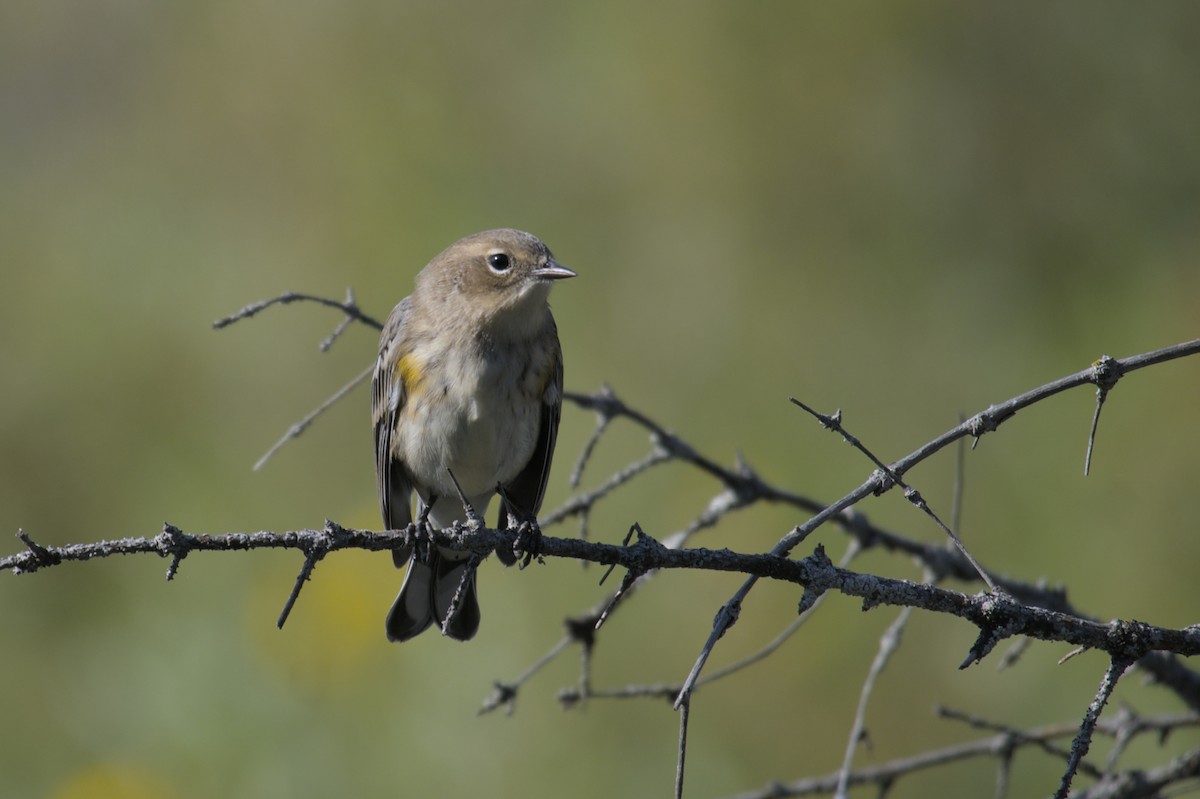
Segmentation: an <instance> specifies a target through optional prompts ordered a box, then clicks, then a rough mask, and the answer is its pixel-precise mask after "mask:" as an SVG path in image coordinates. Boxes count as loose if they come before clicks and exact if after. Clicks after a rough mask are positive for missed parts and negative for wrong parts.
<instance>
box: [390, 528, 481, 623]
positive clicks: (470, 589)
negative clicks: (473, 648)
mask: <svg viewBox="0 0 1200 799" xmlns="http://www.w3.org/2000/svg"><path fill="white" fill-rule="evenodd" d="M460 585H461V586H462V597H461V598H460V600H459V603H458V610H457V611H456V612H455V614H454V616H453V617H452V618H451V619H450V621H449V623H447V624H446V628H445V634H446V635H448V636H450V637H451V638H453V639H455V640H458V641H469V640H470V639H471V638H474V637H475V633H476V632H477V631H478V630H479V598H478V596H477V595H476V591H475V569H474V568H473V567H472V565H471V561H470V559H469V557H468V553H465V552H453V551H451V550H439V549H438V548H437V547H431V548H430V550H429V553H428V555H427V557H426V558H420V557H419V556H418V554H417V552H415V551H414V552H413V555H412V557H410V558H409V561H408V572H407V573H406V574H405V575H404V584H403V585H402V586H400V593H399V594H398V595H397V596H396V601H395V602H393V603H392V609H391V610H390V611H388V616H387V637H388V640H389V641H407V640H409V639H410V638H414V637H416V636H417V635H420V634H421V633H422V632H424V631H425V629H426V628H427V627H429V625H431V624H434V623H437V624H438V625H439V626H441V624H442V622H443V621H444V620H445V618H446V615H447V614H448V613H449V611H450V607H451V605H452V604H453V602H454V595H455V594H456V593H458V590H459V586H460Z"/></svg>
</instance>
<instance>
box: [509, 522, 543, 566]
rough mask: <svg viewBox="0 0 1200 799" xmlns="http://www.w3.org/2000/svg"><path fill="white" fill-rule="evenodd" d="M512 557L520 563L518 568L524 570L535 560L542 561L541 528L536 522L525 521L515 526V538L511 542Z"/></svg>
mask: <svg viewBox="0 0 1200 799" xmlns="http://www.w3.org/2000/svg"><path fill="white" fill-rule="evenodd" d="M512 551H513V557H514V558H515V559H517V560H518V561H520V565H519V566H518V568H521V569H524V568H525V567H526V566H528V565H529V564H530V563H532V562H533V561H534V559H537V562H538V563H543V562H544V561H543V560H542V528H541V527H539V526H538V523H537V520H536V519H533V520H526V521H523V522H521V523H520V524H519V525H517V537H516V538H515V539H514V540H513V549H512Z"/></svg>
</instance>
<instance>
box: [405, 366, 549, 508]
mask: <svg viewBox="0 0 1200 799" xmlns="http://www.w3.org/2000/svg"><path fill="white" fill-rule="evenodd" d="M406 357H408V358H415V360H416V362H417V363H418V364H419V368H420V374H421V380H420V382H419V384H417V385H416V386H414V387H413V388H414V389H415V390H412V391H411V392H410V394H409V396H408V398H407V400H406V401H405V406H404V409H403V412H402V413H401V418H400V420H399V424H398V425H397V430H396V433H397V435H396V436H395V438H394V439H393V455H394V456H395V457H398V458H399V459H401V460H402V461H403V462H404V463H405V464H406V465H407V466H408V469H409V472H410V474H412V476H413V477H414V479H415V481H416V483H417V487H418V489H426V490H428V491H432V492H433V493H436V494H438V495H439V496H454V495H455V489H454V484H453V482H452V481H451V480H450V477H449V474H448V472H447V470H450V471H452V472H453V473H454V478H455V479H457V480H458V482H459V485H461V486H462V489H463V492H464V493H465V494H466V495H467V497H469V498H472V499H477V498H479V497H489V498H490V496H491V494H492V492H493V491H494V489H495V487H496V484H497V483H506V482H509V481H511V480H512V479H513V478H515V477H516V475H517V474H518V473H519V472H520V471H521V469H522V467H524V466H525V464H526V463H528V461H529V459H530V457H531V456H532V454H533V448H534V445H535V442H536V441H537V435H538V427H539V424H540V420H541V405H542V395H541V393H540V392H539V391H537V388H536V386H534V385H532V381H531V380H530V378H531V364H530V363H529V359H527V358H506V359H501V358H497V357H495V356H494V355H491V354H489V353H487V352H475V351H468V352H452V353H438V354H437V355H436V356H434V357H425V358H422V357H421V355H420V354H419V353H415V354H411V355H409V356H406ZM531 389H532V390H531ZM484 502H485V503H486V499H485V500H484ZM476 510H478V511H480V512H482V511H483V510H484V508H482V507H477V508H476Z"/></svg>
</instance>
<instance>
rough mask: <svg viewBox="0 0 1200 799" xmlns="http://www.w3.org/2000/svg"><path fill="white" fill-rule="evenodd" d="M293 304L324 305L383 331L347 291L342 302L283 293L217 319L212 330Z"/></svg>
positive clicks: (379, 324)
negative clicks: (271, 309) (277, 306)
mask: <svg viewBox="0 0 1200 799" xmlns="http://www.w3.org/2000/svg"><path fill="white" fill-rule="evenodd" d="M293 302H315V303H317V304H318V305H326V306H329V307H330V308H337V309H338V310H340V311H341V312H342V313H344V314H346V316H348V317H350V318H351V319H354V320H356V321H358V322H362V323H363V324H364V325H367V326H368V327H373V328H375V329H376V330H383V323H382V322H380V321H379V320H377V319H375V318H374V317H371V316H367V315H366V314H365V313H363V312H362V309H360V308H359V307H358V305H357V304H356V303H355V302H354V294H353V292H351V291H349V290H347V294H346V299H345V300H343V301H340V302H339V301H338V300H331V299H329V298H328V297H317V296H315V295H312V294H302V293H300V292H297V291H285V292H284V293H283V294H280V295H279V296H277V297H272V298H270V299H268V300H259V301H258V302H252V303H250V304H249V305H247V306H246V307H245V308H242V309H241V310H240V311H237V312H236V313H233V314H230V315H229V316H226V317H225V318H224V319H218V320H217V321H215V322H213V329H214V330H220V329H221V328H223V327H228V326H229V325H231V324H233V323H234V322H240V321H241V320H243V319H249V318H250V317H252V316H255V315H256V314H258V313H259V312H261V311H264V310H266V309H267V308H270V307H271V306H272V305H288V304H290V303H293Z"/></svg>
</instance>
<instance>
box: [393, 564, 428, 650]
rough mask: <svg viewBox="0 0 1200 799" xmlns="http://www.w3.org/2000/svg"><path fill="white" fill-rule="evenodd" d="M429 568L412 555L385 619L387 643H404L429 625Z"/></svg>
mask: <svg viewBox="0 0 1200 799" xmlns="http://www.w3.org/2000/svg"><path fill="white" fill-rule="evenodd" d="M433 582H434V575H433V565H432V564H430V563H422V562H421V561H420V560H418V559H417V558H416V556H415V555H414V556H413V557H411V558H410V559H409V561H408V571H407V572H406V573H405V575H404V584H403V585H402V586H400V593H399V594H397V595H396V601H395V602H393V603H392V609H391V610H389V611H388V615H387V637H388V640H389V641H407V640H408V639H410V638H415V637H416V636H418V635H420V634H421V633H423V632H425V628H426V627H428V626H429V625H430V624H432V623H433V602H432V598H433Z"/></svg>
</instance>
